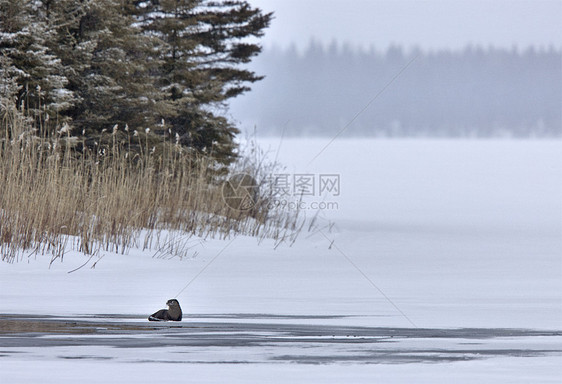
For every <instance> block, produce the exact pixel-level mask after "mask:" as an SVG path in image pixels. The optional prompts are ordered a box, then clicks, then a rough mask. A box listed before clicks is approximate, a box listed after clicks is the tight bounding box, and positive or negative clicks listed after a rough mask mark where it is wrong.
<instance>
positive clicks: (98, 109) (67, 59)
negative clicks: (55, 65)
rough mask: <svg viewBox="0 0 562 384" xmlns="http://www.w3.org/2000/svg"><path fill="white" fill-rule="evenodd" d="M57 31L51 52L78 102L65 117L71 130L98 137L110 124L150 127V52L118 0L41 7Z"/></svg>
mask: <svg viewBox="0 0 562 384" xmlns="http://www.w3.org/2000/svg"><path fill="white" fill-rule="evenodd" d="M44 5H45V7H44V12H45V17H47V18H49V19H50V20H51V22H52V24H53V28H54V29H55V30H56V34H57V35H56V40H55V41H56V43H55V44H54V46H56V47H54V49H55V50H56V52H57V54H58V55H59V57H60V58H61V60H62V62H63V64H64V66H65V70H66V73H67V77H68V79H69V85H68V87H69V89H71V90H72V91H73V92H74V93H75V94H76V96H77V100H78V102H77V103H76V104H75V106H74V108H72V109H71V110H70V111H68V115H69V116H70V117H71V118H72V119H73V121H74V123H75V125H76V126H77V127H79V128H81V129H86V130H88V131H90V132H99V131H101V130H103V129H106V128H109V127H111V126H113V125H114V124H122V125H124V124H127V123H128V124H131V125H133V126H142V125H145V124H152V120H150V119H149V117H148V115H150V114H149V113H148V111H150V110H151V109H152V108H151V106H150V97H151V95H152V89H153V88H152V84H151V82H150V81H147V78H148V70H149V69H150V63H149V62H147V61H146V60H145V58H146V57H147V56H149V55H148V54H147V51H150V49H152V47H151V44H150V39H149V38H147V37H145V36H142V35H141V33H140V31H139V30H138V29H137V28H135V27H134V25H133V24H134V23H133V20H132V18H131V17H130V16H128V15H127V13H126V12H125V5H123V2H122V1H119V0H96V1H82V2H77V1H73V0H62V1H56V2H52V1H51V2H44Z"/></svg>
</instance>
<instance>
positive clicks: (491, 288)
mask: <svg viewBox="0 0 562 384" xmlns="http://www.w3.org/2000/svg"><path fill="white" fill-rule="evenodd" d="M261 143H262V146H263V147H264V148H270V149H271V151H272V153H271V157H272V158H274V157H276V156H277V157H278V158H279V160H281V161H282V162H283V163H285V164H287V169H286V170H284V171H279V175H277V176H280V178H279V177H278V180H285V181H287V183H286V184H282V185H281V184H280V185H279V187H280V188H281V187H283V188H285V187H287V188H292V187H293V186H294V182H295V180H299V181H300V182H302V181H303V180H309V181H310V180H313V182H314V183H315V190H314V191H312V190H308V191H307V192H310V196H307V197H305V201H304V203H305V205H304V206H303V207H304V210H303V212H304V213H305V214H306V215H307V216H308V217H313V216H314V215H315V214H316V213H317V211H316V210H314V209H312V208H311V207H317V206H322V207H323V208H326V209H323V210H321V212H319V213H318V217H317V220H316V223H317V227H316V229H315V230H314V231H313V232H310V233H309V232H302V233H301V235H300V237H299V239H298V241H297V242H296V243H295V244H294V245H293V246H292V247H288V246H280V247H278V248H277V249H274V248H273V243H272V242H269V241H264V242H262V243H261V244H258V243H257V241H256V240H255V239H251V238H243V237H238V238H236V239H234V240H233V241H230V240H224V241H222V240H207V241H201V240H198V239H194V238H191V239H189V238H187V237H186V238H185V242H186V244H188V245H190V246H191V247H192V252H191V253H190V254H191V255H192V256H193V257H186V258H183V259H181V260H180V259H178V258H172V259H162V258H154V257H153V255H154V253H155V251H151V252H149V251H144V252H142V251H140V250H131V251H130V252H129V253H128V254H127V255H117V254H105V255H103V258H102V259H101V260H99V261H98V262H97V264H96V266H95V268H93V269H92V268H90V266H91V263H90V264H89V265H88V266H86V267H84V268H81V269H79V270H77V271H75V272H72V273H68V272H69V271H71V270H74V269H75V268H76V267H78V266H80V265H82V264H83V263H84V262H85V261H86V260H87V258H85V256H83V255H79V254H76V253H72V252H69V253H68V254H67V255H65V258H64V261H63V262H62V263H61V262H56V263H54V264H53V265H51V267H50V268H49V259H48V257H40V256H38V257H34V258H32V259H30V260H28V261H27V260H26V261H23V262H19V263H16V264H6V263H2V264H0V314H25V315H37V316H46V315H54V316H62V317H66V318H70V319H77V318H78V319H82V320H84V316H92V315H98V314H107V315H111V316H105V317H104V316H102V317H101V318H102V320H103V321H105V322H107V323H109V322H125V323H126V324H129V325H130V324H139V325H143V326H144V324H145V322H146V320H145V317H146V315H148V314H150V313H152V312H154V311H155V310H157V309H160V308H162V307H163V306H164V303H165V301H166V300H167V299H169V298H171V297H175V296H176V295H177V298H178V300H179V301H180V303H181V304H182V308H183V310H184V313H185V315H186V316H185V318H184V321H183V322H182V323H181V324H182V326H184V327H186V326H189V324H190V323H193V324H195V323H196V324H197V325H198V326H200V325H201V324H205V323H206V322H208V323H216V322H219V323H221V324H227V323H229V322H230V323H235V324H237V326H240V324H243V325H244V326H247V327H248V328H247V329H251V328H252V324H258V325H260V326H269V325H272V324H282V325H291V324H297V325H299V326H304V325H306V326H310V325H312V326H317V327H318V329H323V328H322V327H327V326H331V327H369V328H381V329H387V330H392V329H402V328H404V329H413V330H416V329H426V328H427V329H445V330H447V329H449V330H450V329H457V328H473V327H474V328H482V329H488V330H494V329H495V330H497V329H504V328H513V329H532V330H550V331H557V332H558V333H560V331H562V141H539V140H537V141H469V140H467V141H451V140H434V141H431V140H370V139H360V140H359V139H357V140H336V141H334V142H333V143H331V144H330V145H329V146H328V147H326V148H325V150H323V148H324V147H325V146H326V145H327V144H329V141H328V140H320V139H314V140H312V139H311V140H295V139H290V140H288V139H285V140H283V142H281V143H280V142H279V140H274V139H268V140H262V142H261ZM279 144H281V145H280V147H279ZM278 148H280V151H279V153H277V149H278ZM322 150H323V151H322ZM320 152H321V154H320V155H319V156H318V157H317V158H315V156H316V155H318V154H319V153H320ZM314 158H315V159H314ZM313 159H314V160H313ZM321 178H324V179H323V180H332V181H334V180H339V190H337V189H334V188H329V185H324V189H325V191H323V193H320V188H321V186H320V179H321ZM301 186H302V184H301ZM287 192H289V193H292V189H289V190H287ZM309 208H310V209H309ZM217 255H218V257H217ZM210 262H211V264H209V263H210ZM203 268H206V269H205V270H204V271H203V273H201V274H200V275H199V276H198V277H197V278H196V279H195V280H194V281H193V282H192V283H191V284H190V285H189V286H187V288H185V287H186V285H187V284H188V282H190V281H191V280H192V279H193V278H194V277H195V276H197V275H198V274H199V273H200V272H201V271H202V270H203ZM184 288H185V289H184ZM180 292H181V293H180ZM178 293H180V294H179V295H178ZM96 321H100V318H96ZM247 329H246V331H247ZM334 329H335V328H334ZM256 334H259V332H258V331H257V330H256ZM157 336H158V335H157ZM44 337H48V336H44ZM92 337H101V336H95V335H94V336H92ZM127 337H133V338H135V337H136V338H142V337H154V335H146V334H143V333H140V334H132V335H130V334H128V336H127ZM162 337H168V336H166V335H163V336H162ZM185 337H189V336H185ZM225 337H233V336H232V334H228V335H226V336H225ZM268 337H273V336H271V335H269V336H268ZM275 337H277V336H275ZM180 339H181V338H180ZM180 339H178V340H180ZM561 339H562V338H561V337H560V336H557V337H556V336H550V337H531V336H528V337H519V338H509V337H496V338H489V339H487V338H479V339H477V340H476V341H475V340H468V339H465V338H463V337H459V338H454V340H452V341H451V340H448V341H447V342H446V343H445V344H440V341H439V340H437V341H435V340H433V339H427V338H424V337H419V338H415V337H414V338H412V339H407V340H405V341H402V343H405V344H404V345H403V347H404V348H405V349H404V351H408V350H427V351H431V352H427V353H435V351H436V350H447V351H454V350H455V348H456V349H459V350H461V349H466V348H467V347H466V346H467V345H473V346H472V347H470V348H476V347H474V345H475V344H477V345H478V347H477V348H484V349H489V350H494V351H495V350H510V351H511V350H513V351H549V353H542V354H541V353H529V354H525V353H520V354H519V355H518V354H517V353H511V354H508V355H509V356H505V355H502V354H501V353H500V354H498V356H499V357H490V356H488V357H486V358H481V359H480V358H477V359H468V360H467V361H456V360H455V361H449V362H447V361H446V360H443V361H436V362H434V363H432V364H429V363H428V361H424V360H423V359H421V360H420V361H408V363H407V364H406V363H404V364H397V363H396V361H395V360H390V361H391V362H392V364H390V363H388V362H387V361H386V360H384V359H380V360H377V357H376V353H378V352H381V353H384V350H385V349H384V346H383V345H380V346H379V345H378V344H368V345H367V346H363V348H369V351H370V352H373V353H375V352H376V353H375V354H373V358H372V360H369V359H362V360H361V361H358V360H353V359H352V360H351V361H347V362H346V361H345V360H344V359H334V360H333V361H329V360H326V361H325V362H324V363H323V364H320V365H318V364H308V363H306V361H300V363H299V364H297V363H295V362H294V361H291V360H290V359H289V360H283V359H277V360H268V358H267V356H273V355H276V356H277V355H278V354H279V353H280V352H279V351H277V350H276V348H277V347H278V344H275V343H272V344H271V345H269V346H268V345H260V346H258V347H256V346H253V347H252V346H246V347H240V346H237V347H232V348H228V347H227V346H220V347H217V346H215V347H212V348H211V347H209V348H202V347H201V348H195V349H194V347H193V346H186V345H183V346H168V347H166V346H164V347H150V348H148V347H147V348H137V349H127V348H115V347H112V346H111V345H109V346H99V345H98V346H95V345H92V346H87V345H79V346H68V345H63V346H52V347H37V346H29V347H25V346H22V347H17V346H14V345H13V344H12V343H8V341H10V340H12V341H13V340H14V339H13V335H11V334H7V335H2V334H0V382H2V383H4V382H21V383H23V382H43V383H46V382H65V380H78V379H79V380H80V381H81V382H92V383H94V382H100V381H102V380H103V381H106V380H120V381H125V382H133V381H134V382H150V381H154V380H158V378H161V377H162V376H165V377H176V376H177V377H181V378H185V379H186V381H189V380H193V381H194V382H202V383H204V382H229V383H230V382H240V383H242V382H280V383H282V382H283V383H284V382H305V383H310V382H318V383H324V382H354V383H355V382H373V381H374V380H377V381H381V382H413V381H414V380H415V382H422V383H425V382H427V383H434V382H467V383H468V382H470V383H472V382H474V381H476V380H479V381H480V382H482V381H483V382H490V383H492V382H493V383H497V382H509V383H519V382H521V383H524V382H525V383H526V382H560V380H561V379H562V368H561V367H562V353H560V352H558V353H552V352H551V351H553V350H558V351H560V350H562V345H561ZM268 340H269V341H271V340H270V339H268ZM110 344H111V343H110ZM319 345H320V346H318V345H317V344H316V343H311V344H310V345H308V346H307V343H303V342H298V343H292V344H290V345H288V344H285V345H283V346H282V348H283V351H282V353H283V354H284V355H306V354H307V353H311V354H314V353H316V352H315V351H320V352H318V353H323V354H326V353H328V354H329V353H335V354H337V353H340V354H341V353H344V354H345V353H350V354H353V353H358V350H361V348H359V347H357V348H354V347H352V346H349V348H348V349H345V348H343V347H341V346H338V344H335V343H320V344H319ZM345 345H347V344H345ZM291 346H292V347H291ZM317 347H318V348H320V349H315V348H317ZM279 348H281V347H279ZM338 348H339V349H338ZM341 348H343V349H341ZM330 351H331V352H330ZM360 352H361V351H360ZM363 352H365V351H363ZM194 355H196V356H194ZM163 356H167V357H166V358H164V357H163ZM170 356H173V357H170ZM229 356H230V357H229ZM73 357H74V358H73ZM221 361H222V362H224V361H230V362H231V364H227V363H225V364H219V365H217V364H209V363H217V362H221ZM235 361H236V362H243V363H244V364H233V363H232V362H235ZM170 362H174V364H170ZM182 362H183V363H184V364H181V363H182ZM141 363H142V364H141ZM47 372H48V374H47ZM180 382H183V381H182V379H180Z"/></svg>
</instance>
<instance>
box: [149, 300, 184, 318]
mask: <svg viewBox="0 0 562 384" xmlns="http://www.w3.org/2000/svg"><path fill="white" fill-rule="evenodd" d="M166 305H167V306H168V309H161V310H159V311H158V312H155V313H153V314H152V315H150V316H149V317H148V320H150V321H181V307H180V303H179V302H178V301H177V300H176V299H170V300H168V301H167V302H166Z"/></svg>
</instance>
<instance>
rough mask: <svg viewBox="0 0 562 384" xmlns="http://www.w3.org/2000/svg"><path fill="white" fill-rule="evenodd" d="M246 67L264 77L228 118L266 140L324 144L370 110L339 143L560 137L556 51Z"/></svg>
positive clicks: (283, 55) (300, 56)
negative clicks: (308, 138)
mask: <svg viewBox="0 0 562 384" xmlns="http://www.w3.org/2000/svg"><path fill="white" fill-rule="evenodd" d="M414 58H415V60H414ZM412 60H414V61H413V62H412V63H411V64H410V65H409V66H408V68H406V69H405V70H404V68H405V67H406V66H407V65H408V63H409V62H411V61H412ZM251 68H252V70H255V71H256V72H257V73H258V74H262V75H265V76H266V78H265V79H264V80H263V81H262V82H260V83H259V84H257V85H255V86H254V89H253V91H252V92H250V93H249V94H247V95H244V96H243V97H240V98H238V99H236V100H234V101H233V102H232V103H231V112H232V114H233V115H234V117H235V118H236V119H238V120H239V121H240V122H241V123H242V126H243V128H246V129H247V128H249V127H250V128H253V126H255V127H257V130H258V132H260V133H262V134H266V135H280V134H285V135H290V136H300V135H315V136H331V135H334V134H336V133H337V132H339V131H341V130H342V129H343V128H344V127H345V126H346V125H347V124H349V122H350V121H351V120H352V119H353V118H354V117H355V116H356V115H357V114H358V113H359V112H360V111H362V110H363V109H364V108H365V107H366V106H367V104H368V103H369V102H370V101H372V103H371V104H370V105H369V107H368V108H366V109H365V110H363V112H361V113H360V115H359V116H358V117H357V118H356V120H354V121H353V123H352V124H351V125H350V126H349V127H348V128H347V129H346V130H345V131H344V133H343V134H344V135H347V136H389V137H401V136H421V137H562V51H561V49H560V48H554V47H551V48H547V49H537V48H528V49H524V50H518V49H501V48H481V47H474V46H469V47H466V48H465V49H464V50H458V51H447V50H442V51H435V52H422V51H420V50H416V49H412V50H408V51H406V50H404V49H403V48H401V47H399V46H392V47H390V48H389V49H388V50H386V51H384V52H379V51H376V50H374V49H373V50H370V51H361V50H356V49H352V48H350V47H349V46H347V45H337V44H332V45H331V46H329V47H324V46H322V45H320V44H317V43H311V44H310V45H309V47H308V48H307V49H306V50H305V51H304V52H298V51H297V50H296V49H294V48H289V49H281V48H271V49H266V50H264V51H263V53H262V54H261V55H260V56H259V57H258V58H257V59H256V60H255V62H254V63H253V64H252V67H251ZM402 70H403V72H402V73H401V74H400V75H399V76H398V77H396V76H397V75H398V74H399V73H400V72H401V71H402ZM395 77H396V78H395ZM393 78H395V79H394V81H392V79H393ZM389 83H390V84H389ZM385 87H386V88H385ZM383 90H384V91H383ZM381 91H382V93H380V92H381ZM379 93H380V94H379ZM377 95H378V96H377ZM375 97H376V99H375V100H373V99H374V98H375Z"/></svg>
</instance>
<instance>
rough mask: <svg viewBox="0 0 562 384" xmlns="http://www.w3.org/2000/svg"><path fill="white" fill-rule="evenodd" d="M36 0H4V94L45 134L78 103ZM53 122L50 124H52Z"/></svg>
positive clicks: (0, 80) (0, 0)
mask: <svg viewBox="0 0 562 384" xmlns="http://www.w3.org/2000/svg"><path fill="white" fill-rule="evenodd" d="M36 3H37V2H34V1H22V0H0V52H1V53H0V97H2V98H5V99H8V100H13V101H14V102H15V103H16V106H17V108H18V109H19V110H20V111H21V112H23V113H24V114H25V115H26V116H27V117H29V119H30V120H31V122H32V123H33V124H34V126H35V127H37V128H39V129H40V131H41V133H42V134H48V133H52V131H53V129H55V128H56V126H57V125H60V124H61V123H62V121H61V116H62V115H63V114H64V112H65V111H67V110H68V109H70V108H71V107H72V106H73V104H74V102H75V95H74V94H73V92H72V91H70V90H69V89H68V88H67V85H68V79H67V78H66V77H65V76H64V69H63V65H62V63H61V60H60V59H59V58H58V57H57V56H56V54H54V52H53V51H52V50H51V49H50V47H49V44H50V42H51V41H52V39H53V33H52V31H51V30H50V29H49V28H48V25H47V23H46V22H45V20H44V19H42V18H41V17H40V16H39V15H38V13H37V8H36V5H37V4H36ZM49 121H50V123H49Z"/></svg>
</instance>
